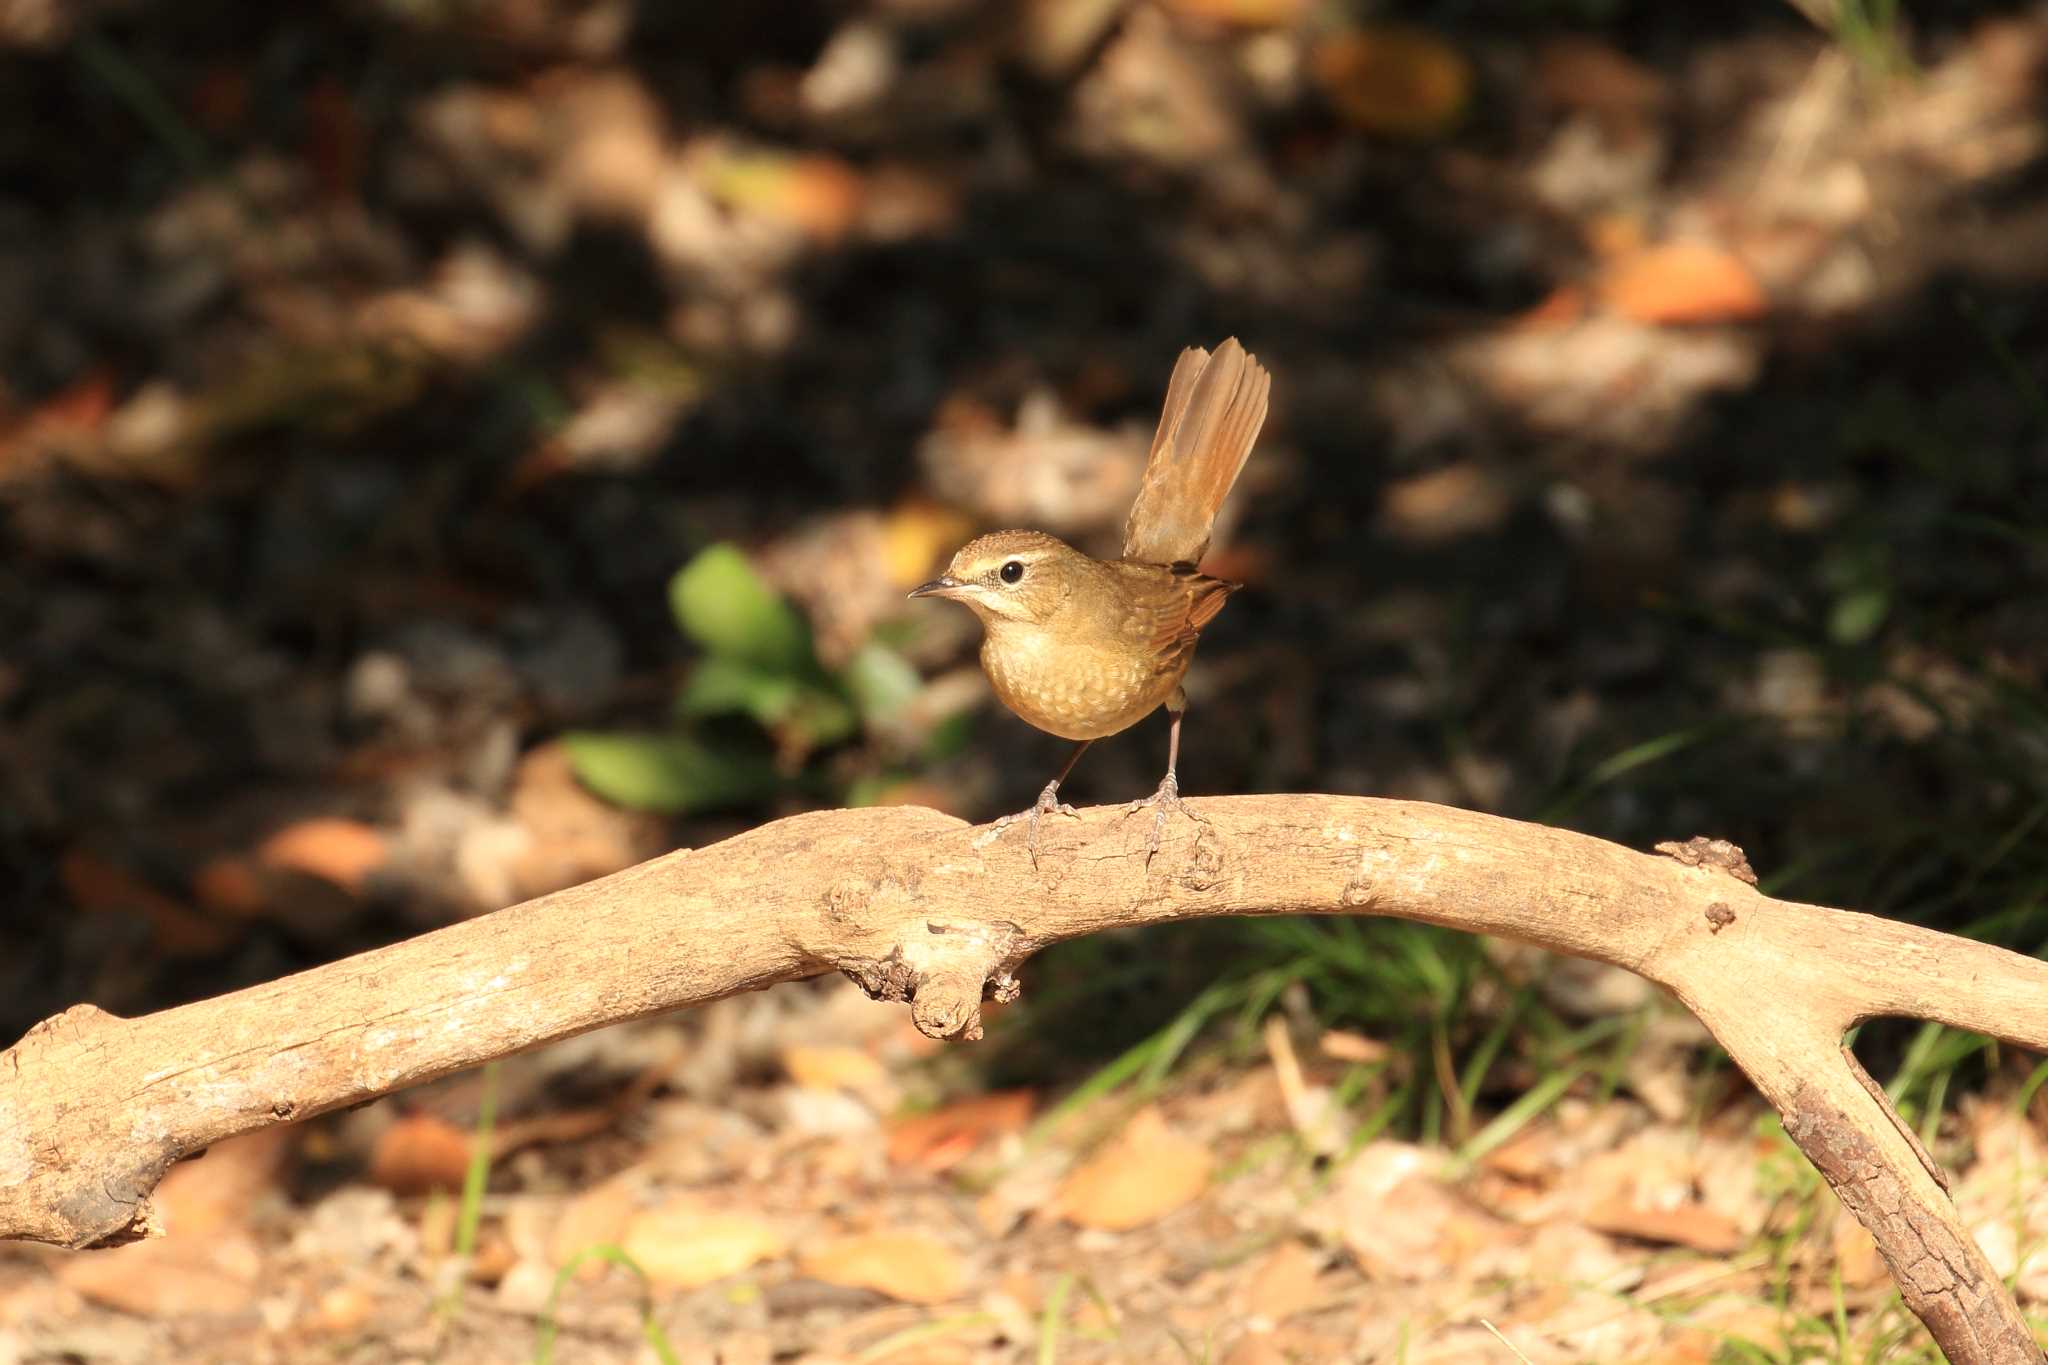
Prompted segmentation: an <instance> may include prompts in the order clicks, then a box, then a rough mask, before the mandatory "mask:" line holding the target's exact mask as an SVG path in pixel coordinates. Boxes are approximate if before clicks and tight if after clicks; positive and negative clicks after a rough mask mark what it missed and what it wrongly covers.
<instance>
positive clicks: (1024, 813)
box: [974, 739, 1095, 867]
mask: <svg viewBox="0 0 2048 1365" xmlns="http://www.w3.org/2000/svg"><path fill="white" fill-rule="evenodd" d="M1094 742H1095V741H1094V740H1092V739H1084V740H1078V741H1076V742H1075V744H1074V751H1073V752H1072V753H1070V754H1068V755H1067V761H1066V763H1065V764H1063V765H1062V766H1061V768H1060V775H1059V776H1058V777H1055V778H1054V779H1053V780H1052V781H1050V782H1048V783H1046V784H1045V790H1043V791H1041V792H1039V793H1038V799H1037V800H1036V801H1034V802H1032V803H1031V807H1030V809H1028V810H1020V811H1018V812H1017V813H1016V814H1015V815H1005V816H1004V817H1003V818H1002V819H1000V820H998V821H996V822H995V823H994V824H993V825H990V826H989V827H988V829H987V830H986V831H984V832H983V834H982V836H981V837H980V838H978V839H976V840H975V841H974V846H975V847H976V848H986V847H988V845H990V844H991V843H994V842H995V841H996V840H997V839H1000V838H1001V837H1002V835H1003V831H1004V830H1006V829H1008V828H1009V827H1010V826H1011V825H1013V824H1015V823H1017V821H1019V820H1022V821H1023V822H1024V830H1025V834H1024V847H1025V849H1026V851H1028V852H1029V853H1030V854H1031V864H1032V866H1034V867H1036V866H1037V865H1038V818H1039V817H1040V816H1041V815H1074V816H1078V815H1079V814H1080V812H1079V811H1077V810H1075V809H1074V808H1073V807H1072V806H1070V805H1068V804H1067V803H1066V802H1064V801H1062V800H1060V795H1059V793H1060V783H1062V782H1064V781H1066V780H1067V774H1068V773H1070V772H1072V771H1074V765H1075V764H1076V763H1079V762H1080V761H1081V755H1082V754H1085V753H1087V752H1088V746H1089V745H1091V744H1093V743H1094Z"/></svg>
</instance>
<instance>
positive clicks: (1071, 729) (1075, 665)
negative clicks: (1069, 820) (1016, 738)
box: [981, 623, 1187, 739]
mask: <svg viewBox="0 0 2048 1365" xmlns="http://www.w3.org/2000/svg"><path fill="white" fill-rule="evenodd" d="M1176 662H1177V666H1166V667H1162V664H1161V660H1160V659H1159V657H1158V655H1157V654H1155V653H1153V652H1152V651H1151V650H1149V649H1140V648H1134V647H1127V648H1105V647H1104V644H1103V642H1102V640H1101V637H1099V636H1098V637H1094V638H1091V639H1089V640H1087V641H1086V642H1085V643H1081V644H1073V643H1063V642H1062V641H1061V639H1060V637H1059V636H1058V635H1057V634H1055V633H1053V632H1049V631H1045V630H1040V629H1038V628H1036V627H1034V626H1029V625H1024V624H1021V623H1003V624H1000V625H996V624H994V623H992V625H991V629H990V630H989V633H988V638H987V639H986V640H984V641H983V642H982V646H981V666H982V668H983V669H984V670H985V671H986V672H987V673H988V680H989V682H990V683H991V684H992V685H993V686H994V687H995V690H996V696H998V697H1000V698H1001V699H1002V702H1003V705H1005V706H1007V707H1009V708H1010V709H1011V710H1012V711H1015V712H1016V713H1017V714H1018V715H1019V716H1021V717H1023V718H1024V719H1025V720H1027V721H1029V722H1030V723H1031V724H1033V725H1035V726H1037V727H1038V728H1039V729H1041V730H1044V731H1046V732H1047V733H1049V734H1055V735H1059V736H1060V737H1061V738H1063V739H1101V738H1103V737H1104V736H1106V735H1113V734H1116V733H1117V732H1118V731H1120V730H1126V729H1129V728H1130V727H1131V726H1133V725H1135V724H1137V723H1138V722H1139V721H1140V720H1143V719H1144V718H1145V717H1146V716H1147V715H1149V714H1150V713H1151V712H1152V709H1153V708H1154V707H1156V706H1158V705H1159V704H1160V703H1161V702H1163V701H1165V700H1166V699H1167V697H1169V696H1170V695H1172V693H1173V689H1174V688H1175V687H1176V686H1178V685H1179V683H1180V680H1181V677H1182V676H1183V675H1184V674H1185V673H1186V672H1187V659H1186V658H1185V657H1183V658H1181V659H1179V660H1177V661H1176Z"/></svg>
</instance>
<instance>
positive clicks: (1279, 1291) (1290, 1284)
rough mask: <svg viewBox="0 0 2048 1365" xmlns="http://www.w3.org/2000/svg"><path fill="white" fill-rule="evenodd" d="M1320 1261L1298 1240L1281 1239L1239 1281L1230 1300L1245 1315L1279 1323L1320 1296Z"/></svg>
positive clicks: (1302, 1309)
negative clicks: (1281, 1240) (1248, 1273)
mask: <svg viewBox="0 0 2048 1365" xmlns="http://www.w3.org/2000/svg"><path fill="white" fill-rule="evenodd" d="M1322 1262H1323V1258H1322V1257H1321V1256H1319V1255H1318V1254H1317V1253H1315V1252H1313V1251H1311V1250H1309V1249H1308V1248H1307V1247H1305V1246H1303V1245H1302V1244H1301V1243H1300V1242H1295V1241H1287V1242H1282V1243H1281V1244H1280V1245H1279V1246H1276V1247H1274V1248H1273V1249H1272V1250H1271V1251H1269V1252H1267V1253H1266V1255H1265V1256H1264V1257H1263V1258H1262V1259H1261V1260H1259V1261H1258V1262H1257V1263H1256V1264H1255V1266H1254V1267H1253V1269H1252V1271H1251V1274H1250V1275H1249V1276H1248V1277H1247V1278H1245V1279H1244V1280H1243V1281H1242V1282H1241V1283H1240V1284H1239V1286H1238V1289H1237V1293H1236V1295H1235V1297H1234V1303H1235V1305H1236V1306H1237V1307H1238V1309H1239V1310H1240V1311H1242V1312H1243V1313H1244V1314H1246V1315H1247V1316H1254V1317H1261V1318H1264V1319H1266V1321H1268V1322H1270V1323H1273V1324H1275V1325H1277V1324H1279V1323H1283V1322H1285V1321H1287V1319H1289V1318H1291V1317H1293V1316H1294V1315H1295V1314H1297V1313H1300V1312H1303V1311H1305V1310H1306V1309H1308V1308H1310V1307H1312V1306H1313V1305H1314V1304H1315V1303H1316V1301H1317V1300H1318V1299H1320V1298H1322V1296H1323V1290H1322V1286H1321V1284H1320V1283H1319V1281H1320V1279H1321V1276H1322Z"/></svg>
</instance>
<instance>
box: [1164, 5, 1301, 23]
mask: <svg viewBox="0 0 2048 1365" xmlns="http://www.w3.org/2000/svg"><path fill="white" fill-rule="evenodd" d="M1166 8H1167V9H1168V10H1169V11H1171V12H1172V13H1174V14H1177V15H1179V16H1180V17H1182V18H1184V19H1195V20H1199V21H1202V22H1205V23H1211V24H1231V25H1234V26H1236V27H1238V28H1284V27H1286V26H1288V25H1290V24H1292V23H1294V22H1295V21H1296V20H1297V19H1299V18H1301V16H1302V13H1303V11H1305V10H1306V9H1307V8H1308V3H1307V0H1166Z"/></svg>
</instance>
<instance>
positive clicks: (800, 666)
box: [668, 543, 817, 673]
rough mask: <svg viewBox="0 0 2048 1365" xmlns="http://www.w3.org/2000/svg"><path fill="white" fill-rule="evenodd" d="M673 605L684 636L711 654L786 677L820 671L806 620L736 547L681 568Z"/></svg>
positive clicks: (672, 583)
mask: <svg viewBox="0 0 2048 1365" xmlns="http://www.w3.org/2000/svg"><path fill="white" fill-rule="evenodd" d="M668 601H669V608H670V610H672V611H673V612H674V613H675V618H676V624H677V625H679V626H681V627H682V630H683V634H685V635H687V636H689V637H690V638H691V639H692V640H695V641H696V642H697V643H698V644H700V645H702V646H703V647H704V648H705V649H706V650H707V651H709V652H710V653H712V654H717V655H723V656H725V657H727V658H732V659H738V660H741V661H743V662H745V663H750V664H754V665H757V666H758V667H761V668H767V669H774V670H777V671H780V672H783V673H807V672H814V671H815V670H816V668H817V660H816V658H815V656H813V654H812V653H811V633H810V630H809V629H808V628H807V627H806V626H805V625H804V620H803V617H801V616H799V615H798V614H797V611H796V609H795V608H794V607H792V606H790V605H789V603H787V602H785V601H783V600H782V598H781V597H780V596H778V595H777V594H776V592H775V590H774V589H773V588H771V587H769V586H768V585H767V583H765V582H763V581H762V579H761V576H760V575H759V574H757V573H755V572H754V566H753V565H751V564H749V563H748V562H747V557H746V556H745V555H743V554H741V553H740V552H739V550H738V549H737V548H735V547H734V546H732V545H728V544H724V543H720V544H717V545H713V546H711V547H710V548H708V549H706V550H704V551H703V552H702V553H700V554H699V555H698V556H697V557H696V558H695V559H693V560H691V561H690V562H689V563H688V564H685V565H684V566H683V567H682V568H681V569H679V570H677V572H676V576H675V577H674V578H672V579H670V580H669V584H668Z"/></svg>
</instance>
